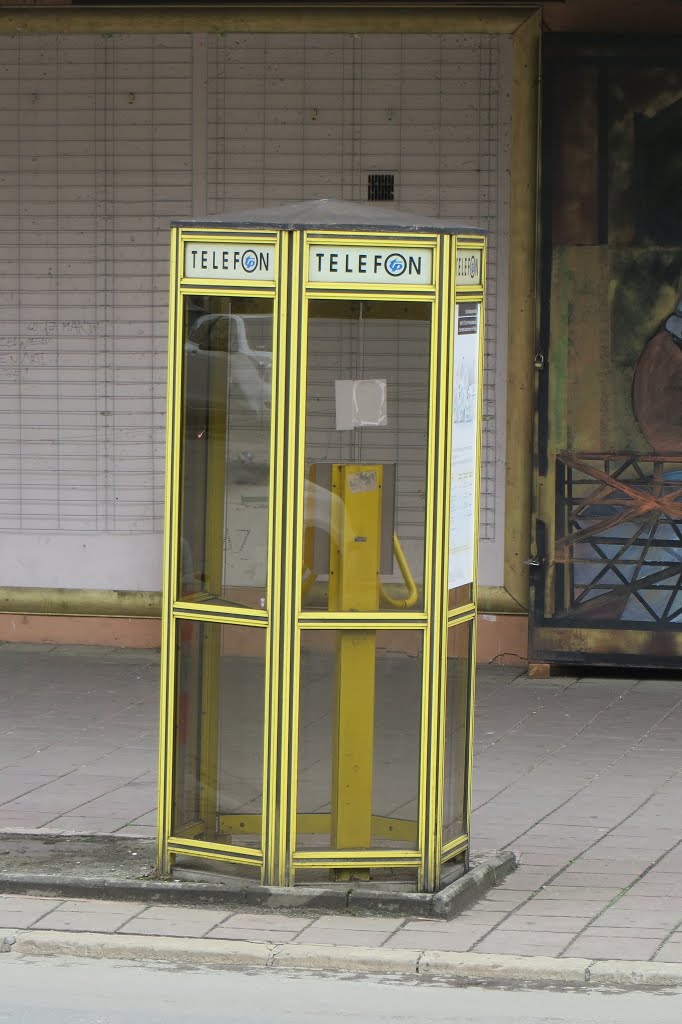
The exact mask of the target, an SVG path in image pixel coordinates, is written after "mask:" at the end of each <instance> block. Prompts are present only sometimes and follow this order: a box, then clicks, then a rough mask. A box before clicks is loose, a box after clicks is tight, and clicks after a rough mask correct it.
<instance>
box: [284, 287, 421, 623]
mask: <svg viewBox="0 0 682 1024" xmlns="http://www.w3.org/2000/svg"><path fill="white" fill-rule="evenodd" d="M430 340H431V306H430V304H429V303H426V302H381V301H341V300H327V299H325V300H322V299H320V300H314V301H311V302H310V305H309V321H308V381H307V394H306V441H305V467H306V484H305V548H304V573H303V580H304V582H303V606H304V607H306V608H328V609H329V610H332V611H352V610H358V611H376V610H377V608H382V609H394V608H398V609H412V610H420V609H422V608H423V583H424V537H425V518H426V469H427V433H428V414H429V353H430Z"/></svg>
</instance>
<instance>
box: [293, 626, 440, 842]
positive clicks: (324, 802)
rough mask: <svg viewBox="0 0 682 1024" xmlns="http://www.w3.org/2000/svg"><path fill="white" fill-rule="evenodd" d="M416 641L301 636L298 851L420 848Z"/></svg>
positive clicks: (406, 635)
mask: <svg viewBox="0 0 682 1024" xmlns="http://www.w3.org/2000/svg"><path fill="white" fill-rule="evenodd" d="M422 644H423V639H422V634H421V632H417V631H414V632H413V631H412V630H409V631H407V630H376V631H373V630H319V631H318V630H305V631H304V632H302V634H301V672H300V705H299V734H298V736H299V739H298V743H299V747H298V805H297V810H298V822H297V845H298V848H299V849H321V850H326V849H346V850H350V849H374V850H386V849H408V850H414V849H416V848H417V818H418V793H419V749H420V723H421V704H422Z"/></svg>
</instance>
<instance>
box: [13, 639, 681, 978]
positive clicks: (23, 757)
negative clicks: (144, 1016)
mask: <svg viewBox="0 0 682 1024" xmlns="http://www.w3.org/2000/svg"><path fill="white" fill-rule="evenodd" d="M517 672H518V670H513V669H506V668H489V667H485V668H484V667H480V668H479V673H478V688H477V722H476V749H475V762H476V764H475V773H474V783H475V792H474V817H473V844H474V854H475V855H476V854H478V855H480V854H482V853H483V852H484V851H486V850H493V849H501V848H504V847H508V848H511V849H513V850H515V851H516V852H517V853H518V854H519V857H520V867H519V869H518V870H517V871H516V872H514V874H513V875H511V876H510V877H509V878H507V879H506V880H505V881H504V882H503V883H502V885H500V886H499V887H498V888H496V889H494V890H493V891H492V892H490V893H489V894H488V895H487V896H486V897H485V898H484V899H483V900H481V901H479V902H478V903H477V904H476V906H475V907H473V908H472V909H470V910H469V911H467V912H466V913H464V914H463V915H461V916H459V917H458V918H456V919H455V920H454V921H452V922H444V923H443V922H435V921H425V920H418V919H412V920H402V921H395V920H394V919H383V918H381V919H371V918H338V917H330V916H324V915H323V916H321V917H315V918H307V917H306V918H301V919H300V921H299V920H298V919H297V918H295V917H289V916H288V915H274V917H272V916H270V917H268V916H267V915H264V914H258V913H252V914H247V915H239V914H234V913H229V914H228V913H227V912H223V911H215V912H214V911H211V912H210V913H211V914H217V915H218V917H217V918H216V917H215V916H214V917H203V916H202V915H204V914H206V913H208V912H207V911H203V910H188V909H187V908H172V909H171V908H163V907H158V906H154V907H147V906H145V905H143V904H139V905H133V904H115V903H111V902H106V903H100V902H99V901H94V902H93V901H83V902H81V901H54V900H53V901H45V900H38V902H35V901H32V900H29V902H28V903H26V904H24V903H21V902H19V903H17V902H12V901H16V900H24V899H28V898H24V897H21V898H19V897H4V898H3V899H2V900H1V901H0V928H7V927H50V926H54V927H57V925H56V924H54V921H56V920H57V921H58V920H67V918H68V915H72V917H71V918H70V919H71V920H73V921H74V922H75V923H76V924H78V922H80V923H81V925H82V926H83V927H85V924H86V923H87V922H85V923H84V922H83V918H84V917H85V915H86V914H90V918H89V922H90V925H89V928H90V929H91V930H93V931H97V930H101V928H100V927H99V926H95V925H96V921H97V914H96V912H101V915H102V916H103V919H104V923H105V924H106V926H107V929H110V930H116V929H125V930H127V931H130V930H133V931H135V929H142V928H144V929H147V930H149V929H151V930H152V932H151V933H154V929H156V928H159V929H161V928H162V929H163V931H162V934H184V932H182V928H183V927H184V928H190V923H188V922H189V920H190V918H191V919H192V921H191V933H192V934H193V933H195V932H196V933H197V934H202V935H206V934H211V933H213V932H215V930H216V929H220V931H219V932H218V933H217V934H222V935H223V936H224V937H232V935H233V934H234V932H236V931H238V932H239V933H240V936H241V937H242V938H244V937H252V938H265V939H268V940H269V941H283V938H282V935H283V934H286V935H287V940H288V938H289V937H290V938H291V940H292V941H293V940H296V941H307V942H308V941H313V940H314V939H315V936H316V935H317V936H320V938H319V941H323V942H326V941H329V942H340V943H342V942H351V943H353V944H358V945H371V944H376V945H380V944H386V945H390V946H402V947H403V948H417V949H421V948H425V949H437V948H441V949H452V950H455V951H457V950H461V951H466V950H469V949H473V950H474V951H480V952H504V953H525V954H527V955H533V954H544V955H555V956H588V957H594V958H597V959H599V958H603V957H609V958H612V957H615V958H621V959H638V960H639V959H656V960H667V961H671V960H672V961H679V960H682V827H681V825H680V816H679V808H680V806H682V743H681V742H680V735H681V732H682V696H681V694H680V690H679V682H678V681H677V680H675V679H673V678H667V679H656V678H649V679H636V678H630V679H617V678H594V679H591V678H583V679H575V678H564V679H551V680H549V681H532V680H529V679H527V678H526V677H525V676H522V675H518V674H517ZM17 679H21V681H22V685H21V687H18V686H16V682H15V681H16V680H17ZM157 686H158V665H157V663H156V662H155V660H154V658H153V656H150V655H149V654H148V653H147V652H131V651H113V650H110V651H103V650H99V651H93V650H91V649H83V648H78V649H70V648H52V649H50V648H44V647H38V648H28V647H25V646H23V645H6V646H4V647H0V829H2V828H13V827H14V828H20V829H34V828H35V829H38V830H41V831H44V832H46V833H50V832H54V831H56V830H60V829H63V830H74V831H78V832H82V833H87V832H93V831H107V832H110V833H112V834H116V835H119V836H133V835H140V836H152V835H153V834H154V807H155V799H156V785H155V759H156V709H157ZM36 899H37V898H36ZM88 906H89V907H90V908H91V909H90V910H88V909H87V907H88ZM53 912H54V913H59V914H61V915H66V918H64V917H63V918H50V915H51V914H52V913H53ZM22 914H23V915H24V916H23V917H22V916H21V915H22ZM15 915H18V916H15ZM32 915H33V916H32ZM79 915H80V916H79ZM106 915H109V916H108V917H107V916H106ZM157 921H159V922H163V924H160V923H159V924H156V923H155V922H157ZM373 921H374V922H375V923H372V922H373ZM67 924H68V920H67ZM204 926H205V927H204ZM64 927H66V925H64ZM102 927H103V926H102ZM177 929H180V932H178V931H177ZM249 932H251V933H252V934H251V935H250V936H248V935H247V934H246V933H249ZM360 932H362V937H358V934H356V933H360ZM288 933H295V934H292V935H291V936H289V934H288ZM304 936H305V938H304Z"/></svg>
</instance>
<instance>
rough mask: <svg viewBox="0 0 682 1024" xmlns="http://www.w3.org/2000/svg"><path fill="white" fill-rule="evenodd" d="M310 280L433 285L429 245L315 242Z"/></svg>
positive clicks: (316, 281)
mask: <svg viewBox="0 0 682 1024" xmlns="http://www.w3.org/2000/svg"><path fill="white" fill-rule="evenodd" d="M308 280H309V281H310V282H311V284H312V283H314V284H384V285H397V286H398V287H404V286H405V285H415V284H421V285H431V284H433V253H432V250H431V249H430V248H428V247H427V246H415V247H414V248H413V247H405V248H404V249H401V248H399V247H396V248H393V247H389V246H363V245H311V246H310V254H309V259H308Z"/></svg>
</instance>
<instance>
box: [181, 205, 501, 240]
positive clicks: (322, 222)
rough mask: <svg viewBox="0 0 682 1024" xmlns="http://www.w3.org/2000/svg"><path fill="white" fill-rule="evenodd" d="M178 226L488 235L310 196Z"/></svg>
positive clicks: (185, 220) (382, 208)
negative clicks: (308, 198) (302, 200)
mask: <svg viewBox="0 0 682 1024" xmlns="http://www.w3.org/2000/svg"><path fill="white" fill-rule="evenodd" d="M171 223H172V224H173V226H174V227H213V228H215V227H224V228H263V229H266V228H271V229H276V230H279V231H316V230H317V231H364V232H366V233H367V232H369V233H373V232H381V231H390V232H393V233H400V234H402V233H404V232H430V233H435V234H441V235H479V236H480V235H484V234H486V232H485V231H484V230H482V229H481V228H477V227H473V226H472V225H469V224H459V223H457V222H455V221H451V220H447V219H445V218H440V217H427V216H425V215H423V214H421V213H411V212H409V211H407V210H401V209H399V208H398V207H396V206H390V208H388V207H386V206H380V205H378V204H377V203H369V202H367V203H348V202H345V201H343V200H341V199H310V200H307V201H305V202H302V203H287V204H286V205H284V206H269V207H262V208H261V209H256V210H237V211H235V213H232V214H229V213H221V214H217V215H213V216H210V217H208V216H207V217H188V218H174V219H173V220H172V222H171Z"/></svg>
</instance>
